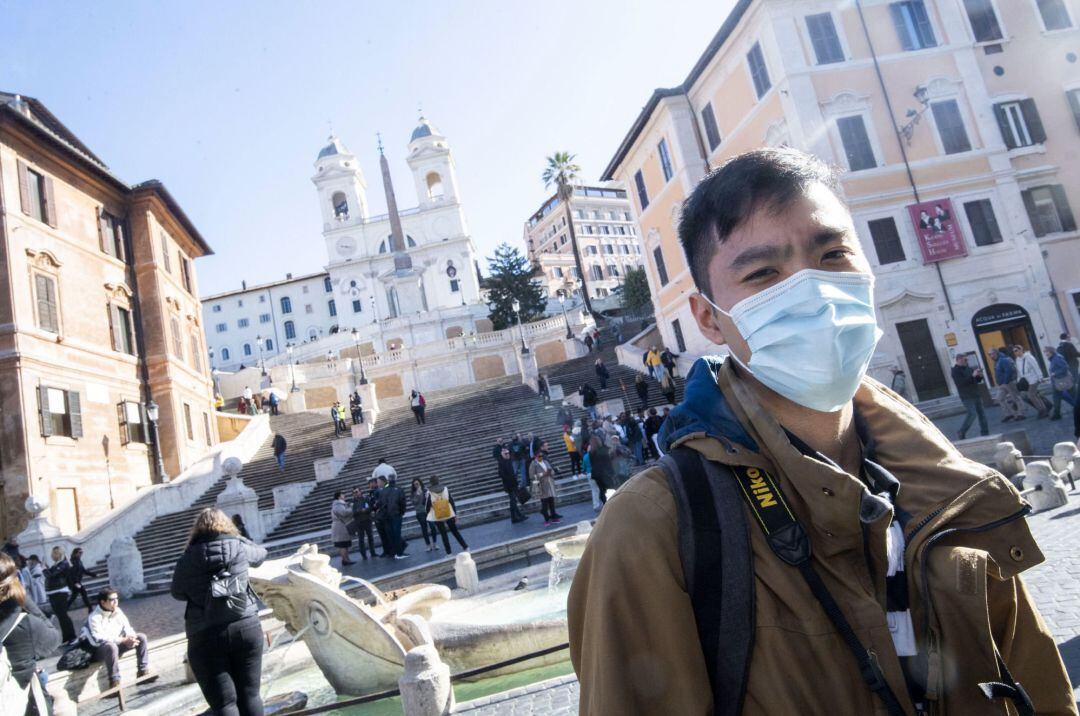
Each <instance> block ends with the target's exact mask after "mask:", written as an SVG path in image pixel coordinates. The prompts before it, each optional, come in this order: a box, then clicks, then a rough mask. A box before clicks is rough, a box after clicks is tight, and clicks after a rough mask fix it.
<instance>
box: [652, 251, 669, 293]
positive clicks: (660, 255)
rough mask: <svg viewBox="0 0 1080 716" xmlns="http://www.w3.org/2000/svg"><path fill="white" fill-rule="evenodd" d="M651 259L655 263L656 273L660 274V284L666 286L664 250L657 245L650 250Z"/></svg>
mask: <svg viewBox="0 0 1080 716" xmlns="http://www.w3.org/2000/svg"><path fill="white" fill-rule="evenodd" d="M652 256H653V261H654V262H655V263H656V273H657V274H658V275H659V276H660V285H661V286H667V282H668V275H667V266H665V265H664V252H663V251H662V250H661V249H660V247H659V246H657V247H656V248H655V249H653V250H652Z"/></svg>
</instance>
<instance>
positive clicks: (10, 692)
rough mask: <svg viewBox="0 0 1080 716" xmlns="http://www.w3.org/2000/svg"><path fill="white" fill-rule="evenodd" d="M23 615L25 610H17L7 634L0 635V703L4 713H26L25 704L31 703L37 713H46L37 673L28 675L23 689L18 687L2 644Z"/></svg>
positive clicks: (46, 706) (45, 704)
mask: <svg viewBox="0 0 1080 716" xmlns="http://www.w3.org/2000/svg"><path fill="white" fill-rule="evenodd" d="M25 616H26V612H24V611H19V614H18V616H16V617H15V623H14V624H12V625H11V628H10V629H8V631H7V634H4V636H3V637H0V703H2V704H4V713H10V714H22V713H26V708H27V706H28V705H29V704H30V703H33V704H34V705H35V706H36V707H37V713H39V714H47V713H48V710H47V709H48V705H47V703H46V701H45V693H44V692H43V691H42V689H41V681H39V680H38V677H37V674H33V675H32V676H31V677H30V683H28V684H27V685H26V688H25V689H24V688H20V687H19V682H17V681H16V680H15V674H14V673H13V672H12V670H11V659H10V658H8V653H7V648H6V647H5V646H4V642H5V641H7V639H8V637H9V636H11V634H12V632H14V631H15V629H17V628H18V626H19V624H20V623H21V622H22V620H23V618H24V617H25Z"/></svg>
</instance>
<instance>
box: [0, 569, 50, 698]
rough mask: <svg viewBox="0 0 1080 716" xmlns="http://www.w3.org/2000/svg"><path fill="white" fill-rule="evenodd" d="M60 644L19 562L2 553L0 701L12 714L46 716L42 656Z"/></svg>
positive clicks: (45, 656) (0, 576) (0, 575)
mask: <svg viewBox="0 0 1080 716" xmlns="http://www.w3.org/2000/svg"><path fill="white" fill-rule="evenodd" d="M58 646H60V632H59V631H58V630H57V629H56V627H54V626H53V625H52V622H50V621H49V620H48V619H47V618H46V617H45V615H44V614H42V613H41V610H40V609H38V607H37V605H36V604H34V601H33V600H32V599H27V596H26V591H25V590H24V589H23V584H22V582H21V581H20V580H19V574H18V568H17V566H16V564H15V561H14V560H13V559H12V558H11V557H10V556H8V555H7V554H2V553H0V703H2V704H3V705H4V706H3V711H4V713H6V714H12V716H19V715H20V714H26V715H27V716H30V715H32V714H38V715H39V716H46V708H47V706H46V701H47V699H46V697H45V695H44V693H43V688H44V683H42V682H43V681H44V679H42V678H39V677H40V676H41V675H42V674H44V672H42V671H40V670H39V669H38V665H37V662H38V660H39V659H47V658H49V657H50V656H52V654H53V652H54V651H56V648H57V647H58Z"/></svg>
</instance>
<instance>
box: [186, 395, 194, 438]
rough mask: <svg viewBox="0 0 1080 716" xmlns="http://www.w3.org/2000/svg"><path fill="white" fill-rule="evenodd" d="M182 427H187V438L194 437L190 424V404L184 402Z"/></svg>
mask: <svg viewBox="0 0 1080 716" xmlns="http://www.w3.org/2000/svg"><path fill="white" fill-rule="evenodd" d="M184 427H186V428H187V439H188V440H194V439H195V428H194V427H192V425H191V406H190V405H188V404H187V403H184Z"/></svg>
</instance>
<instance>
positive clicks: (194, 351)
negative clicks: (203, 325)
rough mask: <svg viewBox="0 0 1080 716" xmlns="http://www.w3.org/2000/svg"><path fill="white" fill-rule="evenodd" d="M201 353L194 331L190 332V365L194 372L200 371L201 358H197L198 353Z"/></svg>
mask: <svg viewBox="0 0 1080 716" xmlns="http://www.w3.org/2000/svg"><path fill="white" fill-rule="evenodd" d="M200 353H202V351H201V350H199V339H198V338H197V337H196V336H195V334H194V333H192V334H191V367H192V368H194V369H195V372H197V373H202V360H200V359H199V354H200Z"/></svg>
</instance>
